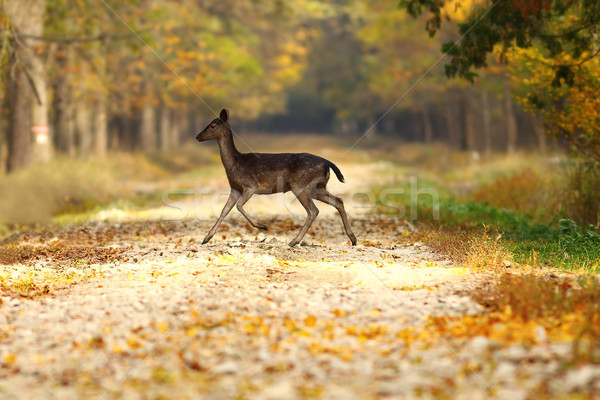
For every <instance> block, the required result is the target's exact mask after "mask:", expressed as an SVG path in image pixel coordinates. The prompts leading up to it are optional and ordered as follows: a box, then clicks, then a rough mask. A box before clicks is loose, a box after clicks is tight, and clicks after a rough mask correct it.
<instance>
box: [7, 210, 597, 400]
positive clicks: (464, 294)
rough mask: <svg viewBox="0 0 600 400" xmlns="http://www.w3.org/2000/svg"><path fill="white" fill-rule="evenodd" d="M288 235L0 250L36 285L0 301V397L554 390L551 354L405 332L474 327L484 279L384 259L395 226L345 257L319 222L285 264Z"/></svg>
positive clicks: (244, 229) (362, 230) (10, 272)
mask: <svg viewBox="0 0 600 400" xmlns="http://www.w3.org/2000/svg"><path fill="white" fill-rule="evenodd" d="M300 222H301V221H298V220H295V221H292V220H287V219H286V220H274V221H271V222H270V230H269V231H268V232H266V233H265V234H261V233H257V231H256V230H254V229H252V228H250V227H249V226H248V224H247V223H246V222H245V221H241V220H240V219H239V218H234V217H230V218H229V219H228V220H227V222H226V223H224V224H223V227H222V228H221V230H220V231H219V234H218V235H217V236H215V238H214V239H213V241H211V243H210V244H209V245H205V246H202V245H200V243H199V241H201V239H202V237H203V236H204V234H205V232H206V231H207V230H208V229H209V228H210V224H211V221H200V220H196V219H187V220H183V221H178V222H135V221H128V222H120V223H117V222H108V223H103V222H99V223H90V224H84V225H83V226H80V225H75V226H72V227H66V228H64V229H59V230H57V231H53V232H46V233H44V232H38V233H31V234H27V235H21V236H15V237H13V238H12V240H13V242H14V245H16V246H17V245H18V246H20V248H25V249H28V250H27V255H26V256H23V257H24V260H23V262H22V264H20V265H11V266H4V267H2V266H0V268H2V269H1V270H0V271H3V272H2V274H3V275H4V276H5V277H8V278H5V279H9V280H10V279H12V281H11V282H14V281H17V280H18V279H22V277H23V276H25V275H26V274H28V273H29V271H32V270H34V271H35V272H34V274H33V277H32V282H33V284H32V285H30V286H32V287H33V289H31V287H30V288H29V289H30V292H29V293H30V296H31V298H23V297H20V296H18V295H15V293H14V292H13V293H12V294H10V293H8V292H5V293H3V297H1V300H2V304H1V305H0V398H2V399H6V400H8V399H25V398H32V399H33V398H35V399H38V398H44V399H71V398H72V399H78V398H84V397H85V398H88V399H104V398H106V399H112V398H123V399H146V398H150V399H167V398H169V399H171V398H172V399H184V398H202V399H221V398H249V399H299V398H314V397H320V398H327V399H362V398H413V397H414V398H417V397H419V398H433V397H435V398H440V397H441V398H444V397H447V398H474V399H475V398H477V399H480V398H488V397H490V398H491V397H497V398H510V399H511V400H514V399H518V398H526V396H527V393H528V391H529V390H531V388H532V387H533V386H532V385H534V386H535V385H539V384H540V383H541V382H542V381H544V382H546V381H548V382H549V383H548V384H549V385H551V384H552V381H553V380H555V379H554V376H553V374H555V373H556V370H557V369H556V365H554V366H553V364H552V363H549V362H546V361H547V360H545V359H543V357H546V358H548V357H550V358H551V357H552V354H558V355H559V356H560V352H564V346H563V347H561V346H554V347H552V346H553V345H550V344H549V345H548V346H546V347H544V348H543V349H542V350H540V351H538V350H536V349H535V348H534V349H533V350H532V349H529V350H525V349H523V348H521V347H514V346H512V347H509V348H500V347H499V346H497V344H495V343H493V342H492V341H489V340H487V339H485V338H481V337H480V338H474V339H472V340H470V341H469V340H467V341H465V340H456V341H447V340H445V339H440V338H434V339H436V340H435V341H434V342H432V341H431V340H430V339H427V338H419V337H415V335H413V333H414V332H413V331H414V328H415V327H418V326H421V325H423V324H425V323H427V321H428V319H429V316H432V315H456V316H461V315H465V314H473V313H478V312H480V311H481V307H480V306H479V305H478V304H476V303H475V302H474V301H473V300H471V299H470V297H468V292H469V290H473V289H474V288H475V287H476V286H477V285H480V284H482V283H483V282H486V281H488V280H489V279H491V276H490V275H488V274H484V273H474V272H471V271H466V270H464V269H462V268H459V267H457V266H455V265H453V264H452V263H450V262H449V261H447V260H443V259H442V258H440V257H439V256H438V255H435V254H432V253H430V252H429V251H428V250H427V249H426V248H424V247H423V246H419V245H418V244H417V245H413V246H405V245H398V244H396V243H398V242H399V240H398V239H399V237H401V236H402V235H404V234H405V233H404V232H405V231H406V229H407V226H406V225H405V224H404V223H403V222H402V221H395V220H387V221H379V222H378V221H375V220H368V219H363V220H356V221H355V222H354V227H355V229H356V233H357V236H359V237H360V239H359V241H360V243H362V244H361V245H359V246H356V247H350V246H349V245H348V244H347V243H346V238H345V237H344V236H343V233H342V228H341V223H340V221H339V219H338V218H334V216H327V215H325V216H320V217H319V219H318V220H317V222H316V223H315V226H314V227H313V229H312V230H311V234H310V235H307V237H306V238H305V239H306V241H307V243H305V244H304V245H302V246H299V247H297V248H294V249H290V248H289V247H288V246H287V245H286V243H287V242H288V241H289V238H290V237H292V236H293V235H294V234H295V231H296V230H297V226H296V224H298V223H300ZM42 250H43V251H42ZM78 255H80V256H81V260H80V261H74V260H76V259H77V257H78ZM36 257H38V258H39V259H36ZM86 260H87V261H86ZM41 277H45V278H44V280H43V281H40V279H41ZM44 282H46V283H47V284H48V285H49V287H48V288H44ZM421 339H422V340H421ZM540 348H541V347H540ZM532 351H533V353H532ZM535 351H537V353H535ZM553 352H554V353H553ZM538 353H539V355H538V356H539V357H542V356H543V357H542V358H541V359H536V358H535V357H538V356H535V354H538ZM532 354H534V356H532ZM532 357H533V358H532ZM524 360H532V361H530V362H528V363H524ZM553 368H554V369H553ZM532 371H534V372H535V374H533V375H534V376H529V375H524V374H530V375H531V374H532ZM594 371H596V370H594ZM594 371H592V372H593V373H595V372H594ZM590 379H591V378H590ZM575 383H576V382H575ZM560 390H562V389H560V388H557V389H556V390H555V391H556V392H558V393H560Z"/></svg>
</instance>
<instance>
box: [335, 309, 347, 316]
mask: <svg viewBox="0 0 600 400" xmlns="http://www.w3.org/2000/svg"><path fill="white" fill-rule="evenodd" d="M332 313H333V315H335V316H336V317H340V318H342V317H345V316H346V313H345V312H343V311H342V310H340V309H339V308H336V309H334V310H333V311H332Z"/></svg>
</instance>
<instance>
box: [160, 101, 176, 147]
mask: <svg viewBox="0 0 600 400" xmlns="http://www.w3.org/2000/svg"><path fill="white" fill-rule="evenodd" d="M172 136H173V131H172V127H171V110H169V109H168V108H167V107H166V106H162V108H161V109H160V149H161V150H163V151H166V150H170V149H171V148H173V137H172Z"/></svg>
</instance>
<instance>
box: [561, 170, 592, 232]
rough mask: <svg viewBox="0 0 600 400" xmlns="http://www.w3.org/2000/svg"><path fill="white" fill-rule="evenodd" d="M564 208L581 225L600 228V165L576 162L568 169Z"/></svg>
mask: <svg viewBox="0 0 600 400" xmlns="http://www.w3.org/2000/svg"><path fill="white" fill-rule="evenodd" d="M564 208H565V212H566V215H567V216H568V217H569V218H570V219H572V220H574V221H576V222H578V223H579V224H593V225H596V226H600V163H598V162H597V161H593V160H585V161H575V162H574V163H573V164H571V165H570V166H569V167H568V168H567V191H566V193H565V196H564Z"/></svg>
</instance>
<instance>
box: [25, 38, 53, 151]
mask: <svg viewBox="0 0 600 400" xmlns="http://www.w3.org/2000/svg"><path fill="white" fill-rule="evenodd" d="M40 33H41V32H40ZM30 65H31V68H30V69H29V75H30V77H31V81H32V83H33V86H34V89H35V91H36V92H37V95H36V96H34V98H33V105H32V107H31V118H32V121H31V123H32V127H31V130H32V132H33V134H34V139H35V140H34V142H33V148H32V160H33V161H41V162H48V161H50V159H51V158H52V153H53V148H52V140H51V132H50V126H49V120H48V95H47V93H48V90H47V84H46V76H45V75H46V74H45V71H44V63H43V61H42V60H41V58H40V57H39V56H37V55H35V54H34V53H31V60H30Z"/></svg>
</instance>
